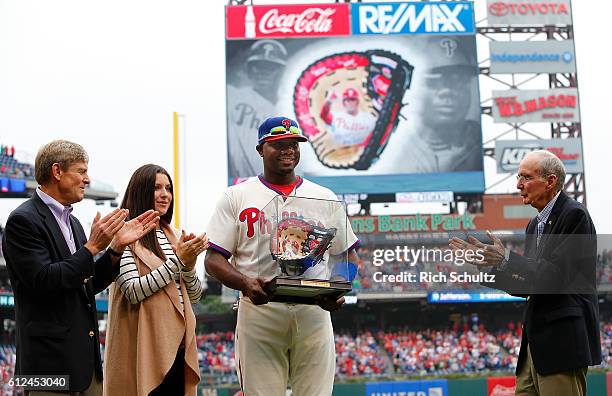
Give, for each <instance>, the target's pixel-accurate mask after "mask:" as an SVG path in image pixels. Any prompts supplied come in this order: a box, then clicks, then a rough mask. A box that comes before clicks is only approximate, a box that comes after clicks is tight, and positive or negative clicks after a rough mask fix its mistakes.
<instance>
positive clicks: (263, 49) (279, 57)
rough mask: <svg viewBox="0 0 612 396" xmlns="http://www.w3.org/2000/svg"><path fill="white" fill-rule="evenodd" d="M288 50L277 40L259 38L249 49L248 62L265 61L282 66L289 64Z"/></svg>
mask: <svg viewBox="0 0 612 396" xmlns="http://www.w3.org/2000/svg"><path fill="white" fill-rule="evenodd" d="M286 59H287V50H286V49H285V47H284V46H283V45H282V44H281V43H279V42H278V41H276V40H258V41H256V42H255V44H253V45H252V46H251V48H250V49H249V55H248V57H247V62H254V61H265V62H271V63H276V64H279V65H282V66H285V65H286V64H287V62H286Z"/></svg>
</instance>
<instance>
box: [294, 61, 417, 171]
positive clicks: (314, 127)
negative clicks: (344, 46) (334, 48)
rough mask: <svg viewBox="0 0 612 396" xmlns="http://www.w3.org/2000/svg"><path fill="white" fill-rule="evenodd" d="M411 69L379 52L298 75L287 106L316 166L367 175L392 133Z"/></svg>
mask: <svg viewBox="0 0 612 396" xmlns="http://www.w3.org/2000/svg"><path fill="white" fill-rule="evenodd" d="M412 71H413V67H412V66H411V65H410V64H409V63H408V62H407V61H405V60H404V59H402V58H401V57H400V56H399V55H397V54H394V53H392V52H388V51H384V50H371V51H365V52H345V53H341V54H335V55H330V56H327V57H325V58H322V59H320V60H318V61H316V62H314V63H313V64H312V65H310V66H309V67H308V68H306V70H304V71H303V72H302V74H301V75H300V77H299V79H298V81H297V84H296V86H295V92H294V95H293V106H294V110H295V113H296V117H297V119H298V123H299V124H300V126H301V127H302V130H303V131H304V133H305V135H306V136H307V137H308V139H309V140H310V143H311V144H312V147H313V149H314V151H315V153H316V155H317V158H318V159H319V161H320V162H321V163H322V164H323V165H325V166H327V167H330V168H337V169H358V170H365V169H368V168H369V167H370V166H371V165H372V164H373V163H374V162H375V161H376V160H377V159H378V157H379V156H380V155H381V154H382V152H383V150H384V149H385V147H386V145H387V143H388V142H389V137H390V136H391V134H392V133H393V131H394V130H395V129H396V128H397V125H398V122H399V115H400V110H401V108H402V98H403V96H404V93H405V92H406V90H407V89H408V88H409V87H410V81H411V78H412Z"/></svg>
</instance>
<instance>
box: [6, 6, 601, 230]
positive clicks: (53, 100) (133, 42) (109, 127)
mask: <svg viewBox="0 0 612 396" xmlns="http://www.w3.org/2000/svg"><path fill="white" fill-rule="evenodd" d="M302 2H305V1H302ZM268 3H269V2H268ZM484 3H485V2H484V0H480V1H478V2H477V7H478V8H479V9H482V7H483V5H484ZM257 4H260V3H257ZM224 5H225V2H224V1H220V0H215V1H202V0H198V1H195V0H181V1H155V0H147V1H140V0H138V1H134V0H132V1H118V0H107V1H103V2H92V1H83V0H54V1H46V0H11V1H9V0H0V53H1V54H2V56H1V58H0V59H1V61H0V142H2V143H7V144H14V145H15V146H16V148H17V150H18V151H19V152H20V154H22V153H26V154H29V155H30V156H31V157H32V160H33V156H34V154H35V153H36V151H37V150H38V148H39V147H40V145H42V144H44V143H45V142H48V141H50V140H53V139H58V138H65V139H69V140H73V141H76V142H79V143H81V144H82V145H83V146H84V147H85V148H86V150H87V151H88V153H89V155H90V163H89V167H90V176H91V177H92V178H94V179H98V180H100V181H104V182H106V183H109V184H111V185H112V186H113V187H114V188H115V191H118V192H120V193H122V192H123V191H124V189H125V186H126V185H127V182H128V180H129V177H130V176H131V174H132V172H133V171H134V170H135V169H136V168H137V167H138V166H140V165H142V164H145V163H149V162H153V163H157V164H160V165H162V166H164V167H166V168H167V169H168V170H169V171H171V170H172V125H173V124H172V112H173V111H178V112H179V113H180V114H182V115H184V118H182V119H183V120H184V124H183V127H184V132H185V136H184V140H185V142H186V147H187V149H186V153H185V154H186V156H185V157H184V158H185V165H186V169H187V174H186V178H185V179H184V181H183V183H182V186H183V187H184V188H185V189H186V190H185V191H184V195H185V197H186V202H187V207H186V211H187V215H186V216H185V217H183V219H184V220H185V221H184V223H183V224H184V225H185V227H186V228H187V229H188V230H192V231H194V232H200V231H202V230H204V228H205V225H206V223H207V222H208V218H209V216H210V214H211V211H212V210H213V208H214V205H215V202H216V200H217V199H218V197H219V195H220V193H221V192H222V190H223V189H224V188H225V186H226V148H225V96H224V95H225V53H224V23H225V22H224V21H225V18H224V7H223V6H224ZM573 11H574V24H575V34H576V38H575V42H576V51H577V61H578V70H579V72H580V73H579V87H580V95H581V96H580V104H581V114H582V125H583V133H584V138H583V139H584V154H585V167H586V185H587V195H588V207H589V209H590V212H591V214H592V216H593V218H594V220H595V223H596V226H597V229H598V231H599V232H600V233H601V232H606V233H612V225H611V224H610V219H611V217H610V209H609V204H610V201H611V200H610V196H609V195H610V194H609V193H610V184H609V183H610V182H611V177H610V172H609V169H610V165H609V157H610V154H609V152H610V148H611V146H612V145H611V143H612V138H611V137H610V134H611V132H612V131H610V130H609V128H608V126H607V123H606V122H607V119H608V117H607V116H608V114H609V113H610V109H609V104H608V101H607V100H606V98H607V97H609V95H610V89H611V88H612V84H611V83H610V80H609V79H608V78H607V74H606V72H607V69H609V67H610V63H609V60H610V55H609V53H608V50H606V49H605V48H609V43H608V42H607V39H606V38H605V37H606V36H607V33H606V32H605V26H608V25H609V18H610V15H612V2H607V1H597V2H594V1H588V0H575V1H574V4H573ZM16 204H17V202H16V201H14V200H10V201H3V202H1V203H0V221H2V222H4V221H5V219H6V216H7V214H8V212H9V211H10V210H11V209H12V208H13V207H14V206H16ZM105 210H106V209H105ZM75 213H76V214H77V216H79V217H80V219H81V221H82V222H83V223H84V224H87V223H89V222H90V221H91V218H92V217H93V215H94V214H95V206H94V205H93V203H92V202H86V203H80V204H78V205H77V209H76V211H75Z"/></svg>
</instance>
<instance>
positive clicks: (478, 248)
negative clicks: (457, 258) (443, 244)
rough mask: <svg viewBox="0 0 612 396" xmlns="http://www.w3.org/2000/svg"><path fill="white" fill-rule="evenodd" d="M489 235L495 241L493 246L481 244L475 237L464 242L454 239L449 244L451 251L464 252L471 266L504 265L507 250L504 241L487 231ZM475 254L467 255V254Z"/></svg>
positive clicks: (465, 258)
mask: <svg viewBox="0 0 612 396" xmlns="http://www.w3.org/2000/svg"><path fill="white" fill-rule="evenodd" d="M487 235H488V237H489V238H491V240H492V241H493V244H491V245H488V244H485V243H482V242H480V241H479V240H478V239H476V238H475V237H473V236H471V235H470V236H469V237H467V240H465V241H464V240H462V239H460V238H457V237H453V238H452V239H451V240H450V241H449V242H448V244H449V246H450V247H451V249H453V250H455V251H463V258H464V260H466V261H467V262H469V263H470V264H474V265H476V266H498V265H500V264H501V263H502V261H503V259H504V257H505V248H504V244H503V243H502V241H501V240H500V239H499V238H498V237H496V236H495V235H493V234H492V233H491V231H489V230H487ZM469 251H471V252H473V253H474V254H471V255H467V254H466V252H469Z"/></svg>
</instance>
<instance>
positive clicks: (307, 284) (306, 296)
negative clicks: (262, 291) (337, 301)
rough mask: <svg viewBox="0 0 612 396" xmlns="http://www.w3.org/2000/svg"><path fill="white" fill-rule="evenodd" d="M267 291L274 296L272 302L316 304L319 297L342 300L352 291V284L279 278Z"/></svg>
mask: <svg viewBox="0 0 612 396" xmlns="http://www.w3.org/2000/svg"><path fill="white" fill-rule="evenodd" d="M266 291H267V292H268V293H270V294H271V295H272V299H271V300H270V301H276V302H284V303H295V304H316V301H315V299H316V297H317V296H333V297H335V298H340V297H342V296H344V295H345V294H347V293H348V292H350V291H351V283H350V282H348V281H345V280H321V279H304V278H298V277H288V276H277V277H275V278H274V279H272V280H271V281H270V282H268V284H267V286H266Z"/></svg>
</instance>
